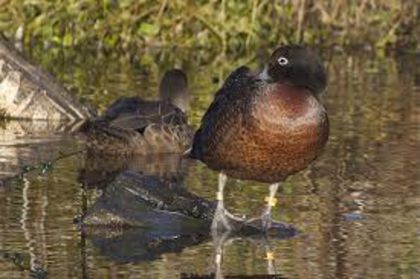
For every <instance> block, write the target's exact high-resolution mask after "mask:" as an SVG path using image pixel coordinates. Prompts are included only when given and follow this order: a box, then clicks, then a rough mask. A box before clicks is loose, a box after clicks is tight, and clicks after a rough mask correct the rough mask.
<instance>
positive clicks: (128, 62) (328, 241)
mask: <svg viewBox="0 0 420 279" xmlns="http://www.w3.org/2000/svg"><path fill="white" fill-rule="evenodd" d="M31 55H32V56H33V57H34V60H37V61H38V62H40V63H41V64H43V65H44V66H45V67H46V68H47V69H49V70H51V71H53V72H54V74H56V75H57V76H59V78H60V79H61V80H62V81H63V82H65V84H66V85H68V86H69V87H71V88H72V89H73V90H74V91H75V92H77V93H78V94H80V95H81V94H83V96H84V98H85V99H88V100H90V101H92V102H94V103H95V104H97V105H98V106H99V107H100V108H103V107H104V106H106V105H107V104H109V102H110V101H111V100H112V99H114V98H116V97H117V96H119V95H124V94H131V95H141V96H146V97H152V96H153V95H154V92H155V91H156V84H157V80H158V77H159V76H160V75H161V73H162V72H163V70H164V69H166V68H170V67H172V66H173V65H177V66H182V67H183V68H185V69H186V70H187V72H188V75H189V76H190V77H191V86H192V89H191V93H192V112H191V118H192V121H193V123H194V124H195V125H196V124H197V123H198V121H199V118H200V117H201V115H202V114H203V112H204V110H205V108H206V107H207V106H208V104H209V102H210V101H211V99H212V94H213V92H214V91H215V89H216V88H217V87H218V86H219V84H218V83H219V82H220V81H221V77H224V76H226V74H227V73H228V71H230V70H232V69H233V67H236V66H238V65H239V64H238V63H244V61H245V60H244V61H242V60H241V61H239V60H234V59H233V58H229V57H228V58H226V61H225V60H223V59H217V58H216V59H213V60H210V59H209V61H208V62H206V61H199V60H197V59H196V58H194V57H191V56H190V55H189V54H188V51H187V52H186V53H181V54H179V57H177V55H176V54H175V55H174V54H173V53H172V54H171V53H170V54H168V52H162V53H159V52H156V53H152V54H147V55H144V56H141V58H140V59H138V60H134V61H132V59H131V58H127V57H124V55H121V56H116V57H111V58H108V57H101V56H91V55H90V54H89V53H82V52H78V53H73V52H66V51H64V52H63V51H56V52H53V51H52V50H51V51H50V50H47V51H45V52H44V53H42V52H33V53H32V54H31ZM325 60H326V61H327V66H328V72H329V88H328V92H327V93H326V95H325V96H324V100H325V103H326V106H327V108H328V111H329V115H330V120H331V138H330V141H329V143H328V146H327V148H326V150H325V152H324V154H323V155H322V156H321V157H320V158H319V159H318V160H317V161H316V162H315V163H314V164H312V165H311V166H310V167H309V168H308V169H306V170H305V171H302V172H301V173H299V174H297V175H295V176H293V177H290V178H289V179H288V180H287V181H286V182H285V183H283V185H282V188H281V189H280V191H279V193H278V195H277V197H278V199H279V205H278V206H277V208H275V210H274V217H275V219H278V220H282V221H284V222H288V223H291V224H293V225H295V226H296V227H297V228H298V229H299V230H300V231H301V234H299V235H298V236H296V237H293V238H289V239H282V240H279V239H272V238H271V239H270V238H269V239H262V238H258V237H242V238H241V237H238V238H231V239H226V240H225V241H224V246H223V255H224V257H223V262H222V266H221V268H220V269H219V270H218V272H221V273H223V274H224V275H225V276H226V277H227V278H229V276H237V275H244V276H245V275H247V276H248V277H243V278H259V277H256V276H255V275H256V274H268V273H276V274H278V276H277V277H271V278H420V252H419V251H420V191H419V190H420V185H419V166H418V163H419V158H420V150H419V136H420V134H419V133H420V131H419V125H420V123H419V118H420V103H419V93H420V72H419V71H420V70H419V66H418V65H419V59H418V57H415V56H411V57H410V56H408V57H370V56H369V55H366V54H356V55H343V54H328V55H327V54H326V55H325ZM206 63H208V65H207V64H206ZM222 64H223V67H222V66H220V65H222ZM251 64H254V65H256V64H258V63H257V62H255V61H252V62H251ZM157 65H160V66H157ZM219 66H220V67H219ZM71 130H72V128H71V127H66V126H65V125H64V126H62V125H61V124H57V123H30V122H8V123H1V124H0V178H1V179H3V182H1V184H0V213H1V214H0V278H28V277H30V276H38V277H42V276H43V275H45V272H46V274H48V277H49V278H150V279H152V278H153V279H155V278H212V277H206V276H210V275H211V274H212V273H214V272H216V271H217V270H216V269H217V268H216V266H215V265H214V241H213V239H211V238H210V237H205V238H203V239H194V240H193V241H191V240H183V239H179V240H177V239H176V240H175V241H173V242H171V243H172V244H171V245H173V246H172V249H166V248H165V247H164V248H162V250H158V249H157V248H156V247H157V245H156V246H153V245H152V246H147V248H145V245H146V244H145V243H146V242H145V239H146V240H147V239H148V237H150V235H147V234H145V232H144V230H139V229H138V230H130V231H128V232H120V231H117V232H108V234H106V235H105V236H104V235H102V236H98V235H95V236H90V235H89V234H82V233H81V231H80V230H79V228H78V227H77V226H76V225H74V224H73V220H74V218H75V217H76V216H78V215H80V214H81V213H83V212H84V211H86V210H88V209H89V208H90V207H91V206H92V205H93V204H94V203H95V201H96V200H97V199H98V197H99V196H100V195H101V192H103V191H104V187H105V186H104V185H102V186H101V187H100V188H89V187H87V188H86V187H85V188H84V187H82V183H81V177H83V175H84V174H86V172H87V170H90V169H92V168H94V165H95V163H92V162H91V161H90V160H87V159H86V156H85V154H84V153H79V154H76V155H73V156H68V157H65V156H64V157H65V158H63V159H61V160H58V161H56V162H55V161H54V160H53V159H54V158H57V157H59V156H63V154H69V153H72V152H74V151H78V150H81V149H83V143H82V141H81V140H80V138H79V137H78V136H77V135H73V134H71V133H70V132H67V131H71ZM113 160H114V159H113V158H108V159H102V161H104V162H106V161H108V162H113ZM40 162H44V163H42V164H40ZM48 162H50V163H49V164H48ZM45 163H46V164H45ZM184 163H185V162H184ZM34 164H38V165H39V167H40V168H39V169H38V170H35V171H32V172H30V173H28V174H26V175H23V176H21V177H19V178H14V179H7V180H5V178H6V177H10V176H13V175H16V173H18V172H20V171H22V169H25V166H28V165H34ZM177 164H179V162H178V161H177V160H174V161H171V160H170V161H168V160H163V161H162V160H158V159H154V158H146V159H145V158H140V159H139V160H138V162H137V165H140V166H141V167H140V168H141V169H142V170H145V172H146V173H147V172H150V173H162V172H165V171H167V170H168V168H169V170H170V171H169V172H171V173H175V174H176V175H179V176H182V179H181V180H180V181H181V182H182V184H183V185H184V186H185V187H186V189H187V190H188V191H190V192H192V193H194V194H196V195H199V196H202V197H204V198H207V199H209V200H213V199H214V194H215V190H216V185H217V174H216V173H214V172H212V171H210V170H208V169H206V167H205V166H203V165H202V164H199V163H196V162H187V163H186V166H183V167H182V170H180V169H179V168H178V167H179V166H178V165H177ZM95 166H96V165H95ZM100 168H101V166H100V164H99V169H100ZM122 168H123V167H122ZM122 168H121V169H122ZM118 170H119V169H118V168H116V170H115V172H116V173H118ZM105 184H106V183H105ZM261 186H263V187H261ZM267 190H268V189H267V187H266V186H264V185H262V184H258V183H253V182H248V181H235V180H229V181H228V187H227V190H226V196H227V197H226V199H227V200H226V205H227V207H228V208H229V209H230V210H231V211H232V212H235V213H237V214H247V215H255V214H257V213H258V212H259V211H260V210H261V209H262V208H263V205H264V202H263V201H264V196H265V195H266V194H267ZM215 241H216V240H215ZM219 241H222V240H220V239H219ZM171 250H172V251H176V252H170V251H171ZM267 252H269V253H271V255H272V256H273V257H272V259H268V258H270V257H268V258H267ZM182 274H183V275H182ZM191 274H195V275H196V276H195V277H193V276H192V275H191ZM231 278H242V277H231ZM261 278H264V277H261ZM267 278H270V277H267Z"/></svg>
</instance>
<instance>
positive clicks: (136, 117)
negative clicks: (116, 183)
mask: <svg viewBox="0 0 420 279" xmlns="http://www.w3.org/2000/svg"><path fill="white" fill-rule="evenodd" d="M159 96H160V100H155V101H147V100H143V99H141V98H138V97H124V98H120V99H118V100H117V101H115V102H114V103H113V104H112V105H111V106H110V107H109V108H108V109H107V110H106V111H105V112H104V114H103V115H102V116H100V117H98V118H97V119H94V120H92V121H90V122H88V123H87V124H86V125H85V126H84V127H83V131H84V132H85V134H86V135H87V146H88V149H89V151H91V152H99V153H105V154H107V153H108V154H152V153H184V152H185V150H187V149H188V148H190V147H191V141H192V136H193V132H192V130H191V128H190V127H189V125H188V121H187V116H186V114H185V112H186V110H187V109H188V104H189V96H188V81H187V76H186V75H185V73H184V72H182V71H181V70H178V69H173V70H169V71H167V72H166V73H165V74H164V76H163V78H162V80H161V82H160V86H159Z"/></svg>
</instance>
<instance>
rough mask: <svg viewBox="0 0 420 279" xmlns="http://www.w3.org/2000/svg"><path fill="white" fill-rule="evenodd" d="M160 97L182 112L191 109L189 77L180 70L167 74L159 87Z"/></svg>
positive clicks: (167, 72) (169, 71)
mask: <svg viewBox="0 0 420 279" xmlns="http://www.w3.org/2000/svg"><path fill="white" fill-rule="evenodd" d="M159 96H160V99H161V100H163V101H168V102H170V103H172V104H174V105H176V106H177V107H178V108H180V109H181V110H182V111H184V112H185V111H187V110H188V107H189V95H188V79H187V75H186V74H185V73H184V72H183V71H181V70H178V69H172V70H168V71H166V72H165V74H164V75H163V77H162V80H161V81H160V85H159Z"/></svg>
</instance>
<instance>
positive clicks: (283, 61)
mask: <svg viewBox="0 0 420 279" xmlns="http://www.w3.org/2000/svg"><path fill="white" fill-rule="evenodd" d="M277 62H279V64H280V66H284V65H287V64H289V60H287V58H286V57H284V56H281V57H280V58H279V59H277Z"/></svg>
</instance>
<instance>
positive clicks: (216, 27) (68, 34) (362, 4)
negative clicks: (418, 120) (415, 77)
mask: <svg viewBox="0 0 420 279" xmlns="http://www.w3.org/2000/svg"><path fill="white" fill-rule="evenodd" d="M418 9H419V8H418V5H416V0H407V1H399V0H398V1H397V0H389V1H388V0H370V1H367V0H360V1H350V0H347V1H339V0H334V1H333V0H330V1H309V0H306V1H305V0H296V1H287V0H284V1H271V0H229V1H227V0H219V1H216V0H201V1H199V0H198V1H196V0H171V1H169V0H160V1H146V0H143V1H138V0H121V1H117V0H102V1H94V0H84V1H75V0H67V1H47V0H39V1H37V0H23V1H22V0H9V1H8V0H4V1H0V32H3V33H5V34H6V35H7V36H8V37H14V36H15V34H16V31H17V30H18V29H19V27H21V29H20V30H21V31H23V36H22V39H23V40H24V42H25V44H29V43H31V42H32V41H33V40H41V41H42V42H43V43H44V44H45V45H50V44H58V45H63V46H85V45H90V46H92V45H93V46H95V47H98V48H109V49H111V48H112V49H114V48H119V49H123V50H127V51H130V52H133V51H136V50H138V49H144V48H150V47H157V46H159V47H161V46H164V47H168V46H169V47H172V46H178V47H188V48H203V49H206V50H208V51H213V52H218V53H220V52H221V53H232V52H233V53H243V52H245V51H247V50H255V49H256V48H258V47H262V46H270V47H274V46H275V45H278V44H280V43H300V42H305V43H307V44H316V45H321V46H326V47H328V46H338V47H354V46H361V47H369V48H385V47H391V48H392V47H395V48H399V49H404V50H415V51H416V50H419V46H418V42H419V36H420V35H419V34H420V28H419V26H418V25H419V24H418V22H419V11H418ZM18 37H19V36H18Z"/></svg>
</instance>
